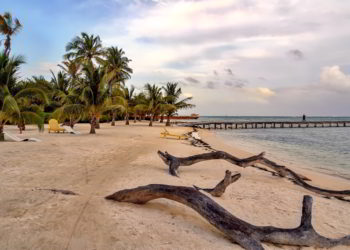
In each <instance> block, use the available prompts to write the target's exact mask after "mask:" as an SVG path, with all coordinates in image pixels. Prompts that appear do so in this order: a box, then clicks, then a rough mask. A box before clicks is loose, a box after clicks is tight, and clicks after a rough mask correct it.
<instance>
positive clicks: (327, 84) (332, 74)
mask: <svg viewBox="0 0 350 250" xmlns="http://www.w3.org/2000/svg"><path fill="white" fill-rule="evenodd" d="M320 84H321V86H322V87H323V88H325V89H327V90H331V91H336V92H350V75H346V74H345V73H344V72H342V71H341V69H340V67H339V66H338V65H335V66H331V67H324V68H323V69H322V72H321V76H320Z"/></svg>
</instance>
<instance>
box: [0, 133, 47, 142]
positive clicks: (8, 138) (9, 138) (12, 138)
mask: <svg viewBox="0 0 350 250" xmlns="http://www.w3.org/2000/svg"><path fill="white" fill-rule="evenodd" d="M4 135H5V141H12V142H23V141H32V142H39V141H41V140H39V139H37V138H25V139H21V138H19V137H17V136H15V135H13V134H10V133H8V132H4Z"/></svg>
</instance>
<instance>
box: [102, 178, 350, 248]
mask: <svg viewBox="0 0 350 250" xmlns="http://www.w3.org/2000/svg"><path fill="white" fill-rule="evenodd" d="M105 198H106V199H108V200H115V201H119V202H131V203H136V204H145V203H146V202H148V201H150V200H154V199H159V198H166V199H170V200H174V201H177V202H179V203H182V204H184V205H186V206H188V207H190V208H192V209H194V210H195V211H196V212H198V213H199V214H200V215H201V216H202V217H203V218H204V219H206V220H207V221H208V222H209V223H210V224H212V225H213V226H214V227H216V228H217V229H218V230H220V231H221V232H222V233H224V234H225V235H226V236H227V237H228V238H229V239H230V240H232V241H233V242H236V243H238V244H239V245H241V246H242V247H243V248H245V249H254V250H256V249H264V248H263V246H262V244H261V242H270V243H274V244H285V245H295V246H313V247H325V248H329V247H333V246H337V245H346V246H350V235H348V236H345V237H342V238H339V239H329V238H326V237H324V236H321V235H319V234H318V233H317V232H316V231H315V230H314V228H313V226H312V224H311V217H312V197H311V196H308V195H305V196H304V200H303V208H302V216H301V223H300V226H298V227H296V228H292V229H284V228H277V227H272V226H255V225H252V224H250V223H248V222H245V221H243V220H241V219H239V218H237V217H235V216H234V215H232V214H231V213H229V212H228V211H227V210H225V209H224V208H223V207H221V206H220V205H219V204H217V203H216V202H215V201H213V200H212V199H210V198H209V197H208V196H206V195H204V194H202V193H201V192H199V191H197V190H196V189H194V188H191V187H180V186H169V185H161V184H150V185H147V186H141V187H137V188H133V189H124V190H121V191H118V192H116V193H114V194H112V195H109V196H107V197H105Z"/></svg>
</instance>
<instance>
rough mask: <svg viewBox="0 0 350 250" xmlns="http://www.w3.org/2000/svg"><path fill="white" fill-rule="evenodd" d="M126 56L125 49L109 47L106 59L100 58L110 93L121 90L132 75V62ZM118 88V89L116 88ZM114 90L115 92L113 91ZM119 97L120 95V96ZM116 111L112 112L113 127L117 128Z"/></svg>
mask: <svg viewBox="0 0 350 250" xmlns="http://www.w3.org/2000/svg"><path fill="white" fill-rule="evenodd" d="M124 55H125V52H124V51H123V49H118V47H113V46H112V47H109V48H107V49H106V51H105V56H106V58H105V59H102V58H99V59H98V62H99V63H100V64H101V65H102V66H103V69H104V70H105V72H106V74H105V77H106V81H107V83H108V88H109V92H110V94H111V95H112V92H113V91H115V90H116V89H117V90H120V89H119V86H120V85H121V84H122V85H124V84H125V81H126V80H127V79H130V77H131V75H130V74H132V72H133V71H132V69H131V68H130V67H129V65H128V64H129V62H130V61H131V60H130V59H128V58H127V57H126V56H124ZM114 86H117V88H114ZM113 89H114V90H113ZM118 95H119V94H118ZM115 117H116V111H115V110H114V111H112V123H111V125H112V126H115Z"/></svg>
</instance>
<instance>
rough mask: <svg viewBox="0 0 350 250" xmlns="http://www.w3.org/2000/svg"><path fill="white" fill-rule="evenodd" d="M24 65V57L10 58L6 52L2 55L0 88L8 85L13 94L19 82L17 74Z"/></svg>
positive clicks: (0, 56)
mask: <svg viewBox="0 0 350 250" xmlns="http://www.w3.org/2000/svg"><path fill="white" fill-rule="evenodd" d="M24 63H25V61H24V57H23V56H15V57H12V58H10V57H9V56H8V55H6V54H5V52H3V53H0V88H1V87H3V86H5V85H6V86H7V87H8V89H9V91H10V92H12V89H13V88H14V86H15V85H16V83H17V82H18V77H17V73H18V70H19V67H20V66H21V65H22V64H24ZM0 101H1V100H0Z"/></svg>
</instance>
